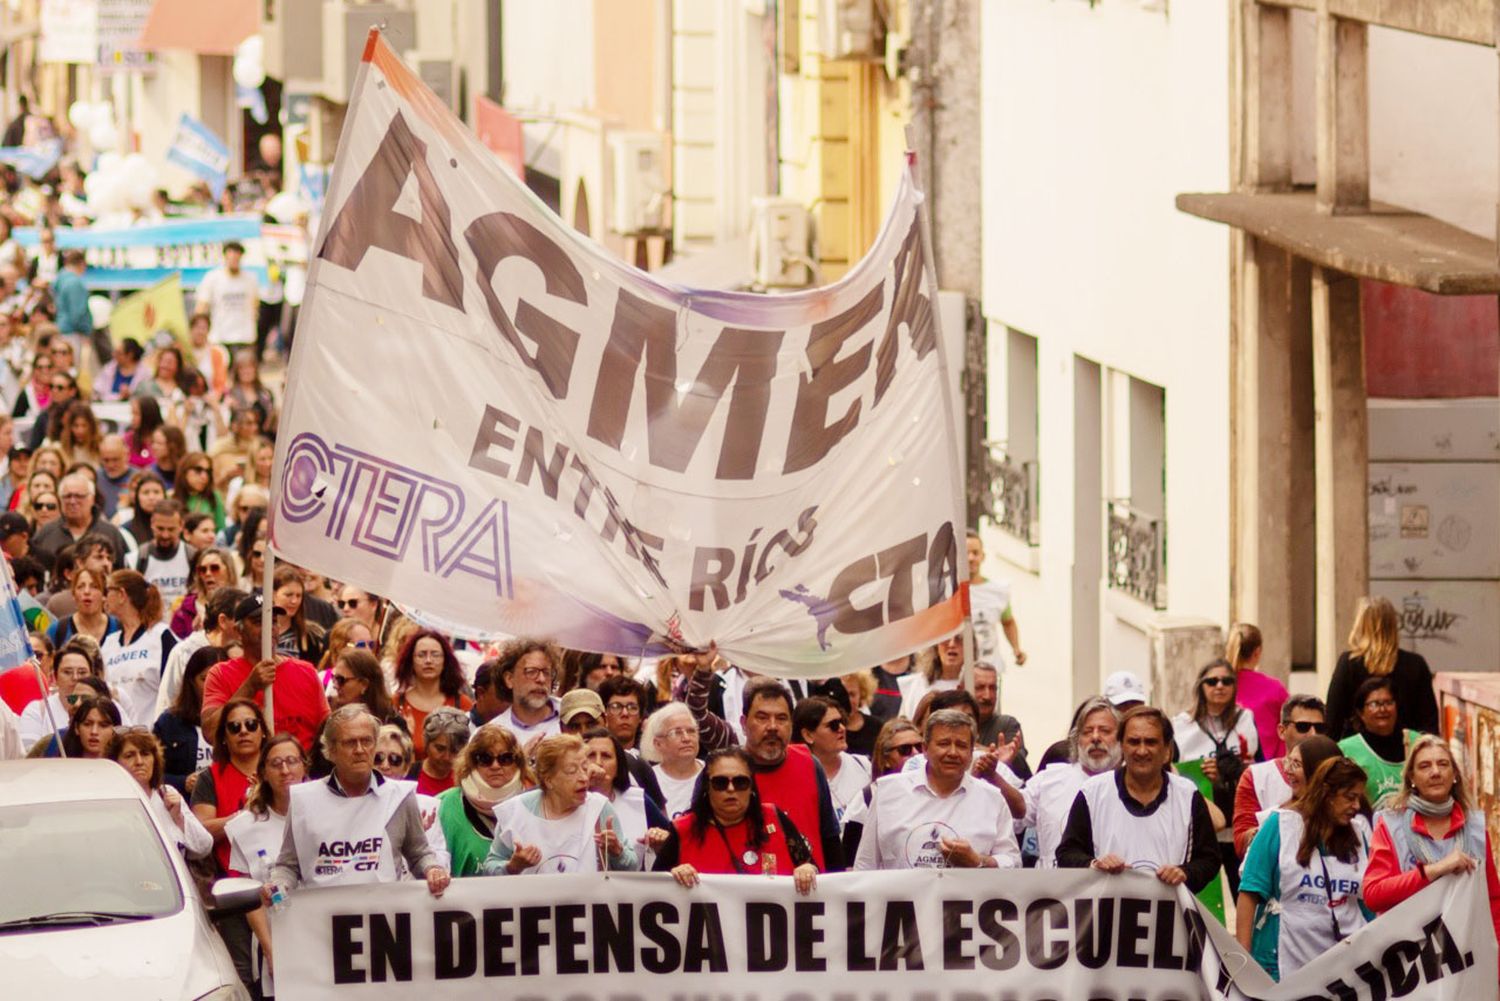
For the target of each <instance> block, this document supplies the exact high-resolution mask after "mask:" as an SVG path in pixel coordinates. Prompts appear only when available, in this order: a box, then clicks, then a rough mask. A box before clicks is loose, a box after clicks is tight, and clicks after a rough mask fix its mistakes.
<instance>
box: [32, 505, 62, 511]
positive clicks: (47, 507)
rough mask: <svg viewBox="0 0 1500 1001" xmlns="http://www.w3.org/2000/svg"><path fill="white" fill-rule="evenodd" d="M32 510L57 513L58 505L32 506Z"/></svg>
mask: <svg viewBox="0 0 1500 1001" xmlns="http://www.w3.org/2000/svg"><path fill="white" fill-rule="evenodd" d="M31 509H32V510H33V511H56V510H57V505H56V504H33V505H31Z"/></svg>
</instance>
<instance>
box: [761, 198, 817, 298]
mask: <svg viewBox="0 0 1500 1001" xmlns="http://www.w3.org/2000/svg"><path fill="white" fill-rule="evenodd" d="M750 211H751V218H750V270H751V273H752V274H753V275H754V276H755V284H756V286H757V287H759V288H804V287H806V286H808V285H811V284H812V280H813V269H812V264H813V262H812V258H811V257H810V256H809V254H808V243H809V239H808V238H809V236H810V235H811V234H810V232H809V229H810V227H809V225H808V216H807V209H806V208H805V207H804V206H803V205H802V203H800V202H797V201H794V200H793V199H790V198H779V197H776V196H763V197H759V198H753V199H751V202H750Z"/></svg>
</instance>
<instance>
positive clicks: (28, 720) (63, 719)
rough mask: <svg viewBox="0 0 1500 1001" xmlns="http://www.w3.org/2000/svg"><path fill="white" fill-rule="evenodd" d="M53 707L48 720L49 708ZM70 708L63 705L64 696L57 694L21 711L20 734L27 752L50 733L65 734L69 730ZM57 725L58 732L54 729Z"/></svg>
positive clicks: (31, 703) (34, 702)
mask: <svg viewBox="0 0 1500 1001" xmlns="http://www.w3.org/2000/svg"><path fill="white" fill-rule="evenodd" d="M48 705H50V706H51V707H52V718H51V719H50V720H49V719H48V718H47V707H48ZM68 715H69V714H68V707H67V706H66V705H64V704H63V700H62V696H60V695H58V694H57V693H56V692H53V693H51V694H49V695H48V696H47V697H46V698H45V699H33V700H32V701H31V702H29V703H27V705H26V708H25V709H22V710H21V718H20V724H19V726H20V732H21V743H23V744H25V745H26V750H28V751H29V750H31V748H32V745H34V744H35V743H36V742H37V741H39V740H41V739H42V738H43V737H45V736H47V735H48V734H50V733H64V732H66V731H67V729H68ZM53 723H56V724H57V730H55V731H54V730H53V729H52V724H53Z"/></svg>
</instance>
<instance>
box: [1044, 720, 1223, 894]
mask: <svg viewBox="0 0 1500 1001" xmlns="http://www.w3.org/2000/svg"><path fill="white" fill-rule="evenodd" d="M1119 741H1120V746H1121V750H1122V753H1123V758H1124V763H1123V766H1122V767H1120V768H1117V769H1115V770H1114V771H1112V772H1106V773H1105V774H1102V775H1095V776H1094V777H1093V778H1091V779H1089V780H1088V781H1087V782H1085V783H1084V784H1083V788H1082V789H1080V790H1079V791H1078V796H1077V797H1076V798H1075V799H1074V800H1073V807H1072V809H1071V810H1070V811H1069V813H1068V821H1067V824H1066V825H1065V826H1064V827H1063V834H1062V840H1061V841H1060V842H1059V843H1058V846H1057V864H1058V866H1059V867H1061V868H1064V869H1094V870H1096V871H1098V872H1103V873H1109V874H1117V873H1121V872H1124V871H1125V870H1126V869H1127V868H1129V869H1137V870H1142V871H1145V872H1150V873H1153V874H1155V876H1156V878H1157V879H1158V880H1160V881H1161V882H1163V883H1166V884H1167V885H1169V886H1175V885H1179V884H1183V883H1185V884H1187V887H1188V889H1189V890H1191V891H1193V892H1194V893H1197V892H1198V891H1199V890H1201V889H1203V888H1204V887H1205V886H1207V885H1208V884H1209V883H1210V882H1212V881H1213V878H1214V876H1215V875H1217V874H1218V871H1219V866H1220V864H1221V860H1220V857H1219V850H1218V842H1217V840H1216V839H1215V838H1214V827H1213V821H1212V820H1211V819H1210V818H1209V815H1208V804H1207V803H1206V802H1204V799H1203V797H1202V796H1201V795H1199V793H1198V787H1197V786H1196V785H1194V784H1193V783H1192V782H1191V781H1190V780H1188V779H1185V778H1183V777H1182V776H1180V775H1176V774H1174V773H1172V772H1171V771H1169V770H1168V765H1169V764H1170V762H1171V759H1172V723H1171V721H1170V720H1168V719H1167V717H1166V715H1165V714H1164V713H1162V711H1161V710H1159V709H1156V708H1154V707H1151V706H1137V707H1135V708H1133V709H1131V710H1129V711H1128V712H1126V713H1125V714H1124V716H1122V717H1121V719H1120V729H1119Z"/></svg>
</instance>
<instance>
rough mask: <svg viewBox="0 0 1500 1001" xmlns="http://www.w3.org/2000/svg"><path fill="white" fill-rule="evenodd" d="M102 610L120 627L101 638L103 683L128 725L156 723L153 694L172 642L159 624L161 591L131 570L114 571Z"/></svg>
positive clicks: (156, 689)
mask: <svg viewBox="0 0 1500 1001" xmlns="http://www.w3.org/2000/svg"><path fill="white" fill-rule="evenodd" d="M104 607H105V610H106V611H108V612H109V614H110V615H111V616H112V617H113V618H114V619H115V620H116V621H117V622H119V624H120V628H119V629H117V630H116V631H115V632H112V633H110V634H109V635H108V636H106V637H104V642H103V643H101V644H100V646H99V654H100V656H102V657H103V658H104V678H105V680H106V681H108V682H109V685H110V688H111V689H112V690H113V691H114V693H115V698H116V699H117V700H118V701H119V703H120V712H121V714H123V716H124V717H125V721H126V722H127V723H129V724H131V725H139V726H150V725H151V724H152V723H154V722H155V721H156V716H157V713H156V695H157V691H158V689H159V688H160V687H161V676H162V672H163V671H164V670H165V669H166V664H167V655H168V654H170V653H171V652H172V647H173V646H174V645H175V644H176V642H177V639H176V637H174V636H173V635H172V633H171V630H169V629H168V628H167V627H166V624H165V623H163V622H162V621H161V617H162V601H161V592H159V591H157V589H156V588H155V587H154V586H153V585H151V584H148V583H147V582H146V578H145V577H143V576H141V575H140V574H139V573H137V572H136V571H134V570H116V571H115V572H114V573H112V574H110V576H109V583H108V584H107V585H105V588H104Z"/></svg>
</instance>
